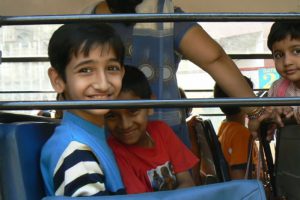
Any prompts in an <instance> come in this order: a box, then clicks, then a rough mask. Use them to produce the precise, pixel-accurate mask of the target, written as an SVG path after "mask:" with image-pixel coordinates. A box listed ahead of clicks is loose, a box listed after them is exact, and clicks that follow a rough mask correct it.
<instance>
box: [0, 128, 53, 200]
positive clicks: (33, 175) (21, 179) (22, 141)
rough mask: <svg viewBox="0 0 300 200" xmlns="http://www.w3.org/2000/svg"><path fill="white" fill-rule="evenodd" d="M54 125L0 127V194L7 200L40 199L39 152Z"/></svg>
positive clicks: (41, 181)
mask: <svg viewBox="0 0 300 200" xmlns="http://www.w3.org/2000/svg"><path fill="white" fill-rule="evenodd" d="M56 125H57V124H55V123H47V122H17V123H11V124H1V125H0V191H2V198H3V199H5V200H6V199H9V200H14V199H18V200H29V199H30V200H37V199H41V198H42V197H44V196H45V195H44V186H43V180H42V177H41V173H40V151H41V148H42V146H43V144H44V143H45V142H46V141H47V139H48V138H49V137H50V136H51V134H52V133H53V131H54V128H55V126H56Z"/></svg>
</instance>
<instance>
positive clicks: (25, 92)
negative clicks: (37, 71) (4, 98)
mask: <svg viewBox="0 0 300 200" xmlns="http://www.w3.org/2000/svg"><path fill="white" fill-rule="evenodd" d="M34 93H55V92H54V91H0V94H34Z"/></svg>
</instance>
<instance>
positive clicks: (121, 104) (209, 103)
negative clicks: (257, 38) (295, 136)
mask: <svg viewBox="0 0 300 200" xmlns="http://www.w3.org/2000/svg"><path fill="white" fill-rule="evenodd" d="M283 105H286V106H287V105H297V106H298V105H300V98H299V97H289V98H287V97H284V98H219V99H214V98H203V99H182V100H114V101H22V102H16V101H2V102H0V110H31V109H78V108H82V109H104V108H105V109H107V108H110V109H113V108H128V107H130V108H152V107H153V108H180V107H181V108H183V107H219V106H241V107H242V106H245V107H249V106H283Z"/></svg>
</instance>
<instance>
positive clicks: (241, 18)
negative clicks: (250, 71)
mask: <svg viewBox="0 0 300 200" xmlns="http://www.w3.org/2000/svg"><path fill="white" fill-rule="evenodd" d="M299 20H300V13H172V14H113V15H108V14H101V15H95V14H89V15H55V16H54V15H51V16H39V15H37V16H0V26H9V25H33V24H63V23H75V22H84V23H92V22H120V21H122V22H125V21H126V22H173V21H181V22H183V21H198V22H228V21H230V22H256V21H265V22H271V21H299ZM232 58H240V59H254V58H261V59H265V58H271V57H270V55H266V54H256V55H255V54H251V55H245V54H240V55H238V54H236V55H235V56H234V55H233V56H232ZM46 61H48V60H47V58H46V57H30V58H24V57H22V58H2V62H46ZM230 105H231V106H232V105H235V106H247V107H248V106H267V105H269V106H283V105H300V98H298V97H289V98H227V99H211V98H202V99H184V100H127V101H125V100H122V101H120V100H114V101H21V102H15V101H4V102H0V110H30V109H49V108H51V109H74V108H78V107H80V108H99V109H101V108H127V107H134V108H137V107H154V108H157V107H160V108H170V107H219V106H230Z"/></svg>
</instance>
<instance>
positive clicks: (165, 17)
mask: <svg viewBox="0 0 300 200" xmlns="http://www.w3.org/2000/svg"><path fill="white" fill-rule="evenodd" d="M299 19H300V13H298V12H297V13H296V12H295V13H239V12H238V13H224V12H209V13H161V14H101V15H100V14H97V15H96V14H81V15H78V14H77V15H33V16H1V17H0V26H1V25H31V24H64V23H74V22H85V23H87V22H100V21H101V22H121V21H122V22H164V21H165V22H172V21H199V22H200V21H202V22H204V21H206V22H228V21H236V22H245V21H248V22H251V21H267V22H270V21H275V20H276V21H282V20H284V21H287V20H289V21H290V20H292V21H295V20H299Z"/></svg>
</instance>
